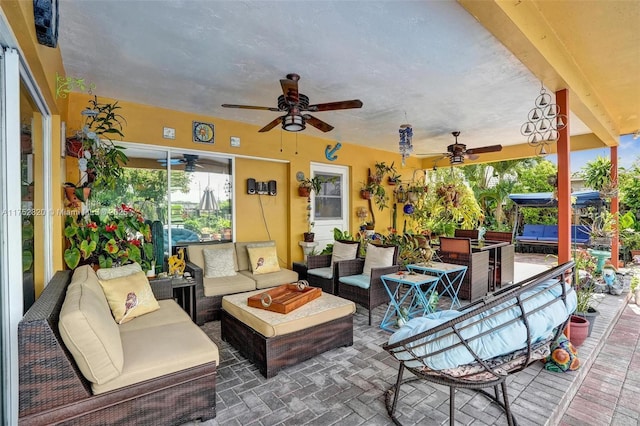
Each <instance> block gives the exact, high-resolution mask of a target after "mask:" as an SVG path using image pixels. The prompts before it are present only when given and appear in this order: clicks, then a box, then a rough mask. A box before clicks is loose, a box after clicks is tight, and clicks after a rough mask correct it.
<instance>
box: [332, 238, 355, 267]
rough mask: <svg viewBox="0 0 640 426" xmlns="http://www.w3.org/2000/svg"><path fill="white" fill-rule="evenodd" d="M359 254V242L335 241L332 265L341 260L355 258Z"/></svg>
mask: <svg viewBox="0 0 640 426" xmlns="http://www.w3.org/2000/svg"><path fill="white" fill-rule="evenodd" d="M357 255H358V244H347V243H341V242H340V241H336V242H335V243H333V251H332V253H331V266H333V264H334V263H336V262H340V261H341V260H351V259H355V258H356V256H357Z"/></svg>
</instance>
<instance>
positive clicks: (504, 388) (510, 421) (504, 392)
mask: <svg viewBox="0 0 640 426" xmlns="http://www.w3.org/2000/svg"><path fill="white" fill-rule="evenodd" d="M501 387H502V397H503V399H504V412H505V413H506V415H507V424H508V425H509V426H514V422H513V416H512V415H511V407H510V406H509V396H508V395H507V381H506V380H504V381H503V382H502V383H501ZM497 388H498V387H497V386H496V391H497V390H498V389H497ZM496 395H497V394H496Z"/></svg>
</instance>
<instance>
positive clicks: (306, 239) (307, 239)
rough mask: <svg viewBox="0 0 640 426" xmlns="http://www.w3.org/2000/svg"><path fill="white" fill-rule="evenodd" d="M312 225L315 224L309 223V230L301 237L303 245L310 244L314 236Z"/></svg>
mask: <svg viewBox="0 0 640 426" xmlns="http://www.w3.org/2000/svg"><path fill="white" fill-rule="evenodd" d="M313 225H315V222H309V229H308V231H307V232H304V233H303V234H302V235H303V237H304V242H305V243H312V242H313V239H314V237H315V235H316V234H314V232H313Z"/></svg>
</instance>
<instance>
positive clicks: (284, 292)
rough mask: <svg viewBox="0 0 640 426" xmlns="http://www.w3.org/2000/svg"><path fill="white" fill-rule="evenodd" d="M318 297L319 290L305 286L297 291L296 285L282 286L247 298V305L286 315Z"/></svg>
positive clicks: (320, 294)
mask: <svg viewBox="0 0 640 426" xmlns="http://www.w3.org/2000/svg"><path fill="white" fill-rule="evenodd" d="M320 296H322V289H321V288H317V287H309V286H306V287H305V288H304V289H303V290H299V289H298V284H284V285H281V286H278V287H276V288H272V289H270V290H267V291H265V292H263V293H260V294H256V295H254V296H251V297H249V298H248V299H247V304H248V305H249V306H251V307H253V308H260V309H266V310H267V311H273V312H278V313H281V314H288V313H289V312H291V311H293V310H294V309H297V308H299V307H300V306H302V305H304V304H306V303H307V302H310V301H312V300H313V299H317V298H318V297H320ZM269 297H271V304H268V302H269ZM263 299H264V300H263ZM263 301H264V302H265V303H264V304H263ZM265 305H266V306H265Z"/></svg>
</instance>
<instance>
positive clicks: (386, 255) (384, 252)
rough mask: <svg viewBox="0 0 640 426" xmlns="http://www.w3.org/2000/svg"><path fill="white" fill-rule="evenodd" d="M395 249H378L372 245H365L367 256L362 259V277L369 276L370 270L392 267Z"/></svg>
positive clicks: (378, 247)
mask: <svg viewBox="0 0 640 426" xmlns="http://www.w3.org/2000/svg"><path fill="white" fill-rule="evenodd" d="M395 250H396V248H395V247H380V246H375V245H373V244H367V254H366V256H365V258H364V268H363V270H362V273H363V274H364V275H371V269H372V268H383V267H385V266H391V265H393V253H394V252H395Z"/></svg>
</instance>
